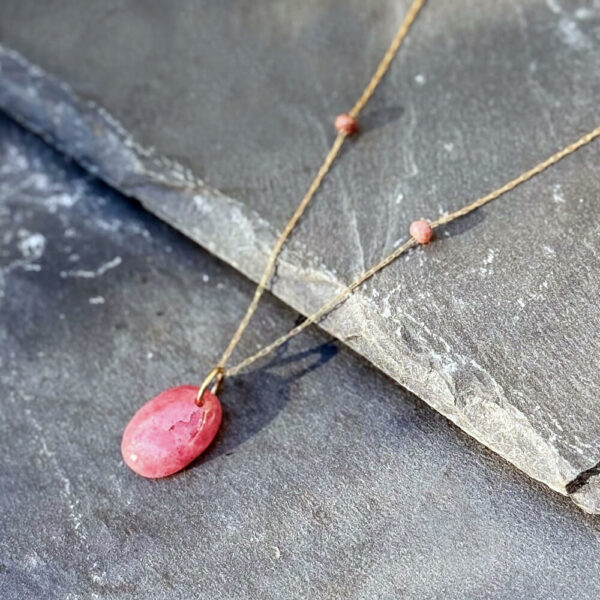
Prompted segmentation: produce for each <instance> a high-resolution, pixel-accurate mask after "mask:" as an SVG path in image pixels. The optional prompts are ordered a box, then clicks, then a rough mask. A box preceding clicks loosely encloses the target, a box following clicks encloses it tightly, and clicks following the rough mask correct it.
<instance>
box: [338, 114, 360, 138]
mask: <svg viewBox="0 0 600 600" xmlns="http://www.w3.org/2000/svg"><path fill="white" fill-rule="evenodd" d="M333 126H334V127H335V128H336V129H337V131H339V132H340V133H345V134H346V135H352V134H353V133H356V132H357V131H358V121H357V120H356V119H355V118H354V117H351V116H350V115H348V114H346V113H342V114H341V115H338V116H337V117H336V118H335V121H334V122H333Z"/></svg>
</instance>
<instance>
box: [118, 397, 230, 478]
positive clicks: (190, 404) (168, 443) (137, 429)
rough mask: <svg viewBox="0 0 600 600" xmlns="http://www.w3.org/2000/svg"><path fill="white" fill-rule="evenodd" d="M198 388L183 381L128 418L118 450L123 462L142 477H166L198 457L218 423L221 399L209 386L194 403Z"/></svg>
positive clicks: (215, 430) (215, 431)
mask: <svg viewBox="0 0 600 600" xmlns="http://www.w3.org/2000/svg"><path fill="white" fill-rule="evenodd" d="M197 393H198V388H197V387H194V386H191V385H182V386H180V387H175V388H171V389H169V390H166V391H164V392H162V393H161V394H159V395H158V396H156V397H155V398H152V400H150V401H149V402H146V404H144V406H142V408H140V410H138V411H137V412H136V413H135V415H133V418H132V419H131V421H129V423H128V425H127V427H126V428H125V432H124V433H123V441H122V442H121V454H122V455H123V460H124V461H125V464H126V465H127V466H128V467H129V468H130V469H132V470H133V471H135V472H136V473H137V474H138V475H142V476H143V477H152V478H156V477H166V476H167V475H172V474H173V473H177V471H180V470H181V469H183V468H184V467H186V466H187V465H189V464H190V463H191V462H192V461H193V460H194V459H196V458H198V457H199V456H200V454H202V452H204V450H206V448H207V447H208V446H209V444H210V443H211V442H212V441H213V439H214V437H215V435H216V433H217V431H218V429H219V425H220V424H221V415H222V411H221V403H220V402H219V399H218V398H217V397H216V396H215V395H214V394H212V393H211V392H210V391H209V390H207V391H206V392H205V393H204V398H203V400H204V402H203V404H202V406H197V405H196V402H195V400H196V394H197Z"/></svg>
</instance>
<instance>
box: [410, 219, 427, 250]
mask: <svg viewBox="0 0 600 600" xmlns="http://www.w3.org/2000/svg"><path fill="white" fill-rule="evenodd" d="M408 231H409V233H410V235H411V236H412V237H414V238H415V240H416V241H417V242H418V243H419V244H429V242H430V241H431V240H432V239H433V229H432V228H431V225H430V224H429V223H428V222H427V221H423V220H420V221H413V222H412V223H411V224H410V228H409V230H408Z"/></svg>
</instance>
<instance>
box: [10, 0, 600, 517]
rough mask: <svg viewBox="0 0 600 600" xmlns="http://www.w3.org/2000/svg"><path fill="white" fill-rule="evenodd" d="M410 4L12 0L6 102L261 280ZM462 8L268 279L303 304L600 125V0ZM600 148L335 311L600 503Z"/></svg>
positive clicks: (396, 75)
mask: <svg viewBox="0 0 600 600" xmlns="http://www.w3.org/2000/svg"><path fill="white" fill-rule="evenodd" d="M406 7H407V2H403V3H397V2H392V1H391V0H390V1H388V2H383V3H377V4H375V3H373V4H369V5H365V3H363V2H358V0H356V1H355V2H341V0H330V1H328V2H321V3H319V4H318V5H313V4H312V3H308V4H304V3H295V2H292V1H291V0H289V1H287V0H286V1H284V2H280V3H278V7H277V9H273V8H272V5H271V4H270V3H252V5H251V6H250V5H246V4H245V3H240V4H237V5H236V6H235V7H234V8H231V7H226V6H221V5H219V4H215V3H210V2H206V3H197V2H191V0H190V1H189V2H183V3H180V4H178V6H177V7H161V9H160V10H157V11H156V12H154V11H153V10H150V9H149V10H145V11H144V12H143V13H140V12H139V11H138V10H137V9H136V8H135V5H132V4H125V5H123V4H122V3H120V2H117V1H116V0H111V1H109V2H106V3H103V5H102V8H98V9H96V11H91V12H90V11H89V10H83V7H82V6H80V5H79V4H78V3H76V2H75V1H74V0H70V1H68V2H64V3H62V4H61V6H60V8H59V9H57V8H56V7H50V6H46V5H44V4H40V3H37V2H33V1H31V2H30V1H25V2H23V1H20V2H15V1H13V0H7V1H6V2H4V3H3V5H2V7H1V8H0V14H1V15H2V17H3V18H2V19H1V23H2V25H1V30H0V32H1V34H2V40H3V42H4V44H5V46H6V48H5V50H4V51H3V52H2V54H1V57H0V66H1V68H2V78H1V82H0V105H2V106H3V107H4V108H5V109H6V110H8V111H9V112H10V113H11V114H12V115H13V116H15V117H17V118H18V119H20V120H21V121H22V122H24V123H26V124H27V125H28V126H30V127H32V128H33V129H35V130H37V131H39V132H42V133H44V134H45V135H46V136H47V137H48V138H50V139H52V140H53V142H55V143H56V144H58V145H59V146H61V147H62V148H63V149H64V150H65V151H67V152H68V153H70V154H71V155H73V156H75V157H77V158H78V159H79V160H81V161H82V162H83V163H84V164H87V165H88V166H91V167H93V169H94V170H95V172H97V173H98V174H99V175H100V176H102V177H103V178H104V179H106V180H107V181H109V182H111V183H112V184H113V185H115V186H116V187H118V188H119V189H120V190H121V191H123V192H124V193H126V194H127V195H131V196H133V197H135V198H137V199H139V200H140V201H141V202H142V203H143V204H144V205H145V206H146V207H147V208H148V209H149V210H151V211H153V212H155V213H156V214H158V215H159V216H161V217H162V218H164V219H165V220H167V221H168V222H169V223H171V224H172V225H174V226H175V227H177V228H179V229H180V230H181V231H183V232H185V233H186V234H187V235H189V236H190V237H191V238H193V239H194V240H196V241H197V242H199V243H200V244H202V245H203V246H204V247H206V248H208V249H210V250H211V252H213V253H215V254H216V255H218V256H219V257H221V258H223V259H224V260H226V261H228V262H229V263H230V264H232V265H234V266H235V267H236V268H238V269H239V270H241V271H242V272H243V273H245V274H246V275H248V276H249V277H251V278H253V279H256V278H257V277H258V276H259V275H260V271H261V268H262V265H263V264H264V262H265V261H266V256H267V254H268V251H269V248H270V247H271V245H272V243H273V241H274V239H275V236H276V233H277V232H278V231H279V230H280V229H281V227H282V226H283V224H284V223H285V221H286V219H287V217H288V216H289V214H290V213H291V212H292V210H293V207H294V206H295V204H296V202H297V201H298V198H299V197H300V196H301V194H302V192H303V191H304V189H305V187H306V186H307V185H308V182H309V180H310V178H311V175H312V173H313V171H314V170H315V169H316V167H317V166H318V164H319V161H320V159H321V157H322V156H323V154H324V153H325V151H326V148H327V145H328V142H329V141H330V140H331V138H332V136H333V128H332V126H331V120H332V119H333V117H334V116H335V115H336V114H338V113H340V112H341V111H343V110H346V109H347V108H348V107H349V106H350V105H351V103H352V101H353V100H354V99H355V97H356V96H357V95H358V93H359V92H360V90H361V89H362V86H363V85H364V83H365V82H366V81H367V79H368V77H369V75H370V73H371V71H372V69H373V68H374V65H375V64H376V63H377V61H378V60H379V58H380V56H381V53H382V51H383V48H384V47H385V45H386V44H387V42H388V40H389V39H390V37H391V35H392V34H393V31H394V29H395V27H396V25H397V23H398V22H399V20H400V19H401V17H402V14H403V13H404V11H405V9H406ZM473 7H474V4H473V2H472V1H471V0H459V1H458V2H453V3H452V4H451V5H450V4H448V3H435V2H430V3H429V5H428V6H427V7H426V9H425V12H424V13H423V15H422V17H421V18H420V19H419V21H418V22H417V24H416V25H415V29H414V31H413V32H412V33H411V35H410V38H409V40H408V43H407V45H406V47H405V48H404V49H403V50H402V52H401V54H400V56H399V57H398V58H397V60H396V61H395V62H394V65H393V67H392V69H391V72H390V74H389V77H387V78H386V80H385V82H384V83H383V85H382V87H381V88H380V90H378V92H377V94H376V96H375V97H374V99H373V102H372V103H371V104H370V105H369V106H368V108H367V110H366V111H365V114H364V116H363V118H362V119H361V134H360V135H359V136H358V138H357V139H356V140H353V141H352V143H351V145H350V146H349V147H348V149H347V150H346V151H345V152H344V153H343V155H342V157H341V159H340V161H339V162H338V164H337V165H336V167H335V169H334V171H333V172H332V173H331V174H330V176H329V177H328V179H327V182H326V184H325V186H324V187H323V189H322V190H321V191H320V192H319V195H318V197H317V198H316V199H315V201H314V205H313V206H312V207H311V209H310V211H309V213H308V214H307V216H306V218H304V219H303V221H302V223H301V226H300V227H299V229H298V230H297V231H296V232H295V233H294V236H293V239H292V240H291V242H290V244H289V245H288V247H287V248H286V251H285V253H284V255H283V258H282V262H281V265H280V267H279V269H278V271H277V277H276V280H275V282H274V284H273V292H274V293H275V294H276V295H277V296H279V297H280V298H282V299H283V300H284V301H286V302H287V303H289V304H290V305H291V306H293V307H294V308H296V309H298V310H299V311H301V312H304V313H307V312H309V311H312V310H313V309H315V308H317V307H318V306H319V305H320V304H321V303H322V302H323V301H324V300H326V299H328V298H329V297H330V296H331V295H332V294H333V293H335V292H336V291H337V290H339V289H340V288H341V287H343V286H344V285H345V284H346V283H348V282H349V281H350V280H351V279H352V278H353V276H355V275H356V274H357V273H359V272H360V271H361V270H362V269H363V268H364V267H366V266H369V265H370V264H372V263H373V262H375V261H376V260H377V259H379V258H380V257H382V256H383V255H384V254H386V253H387V252H389V251H390V250H391V249H392V248H393V247H394V246H395V245H397V244H398V243H400V242H401V241H402V240H403V239H404V236H405V235H406V230H407V228H408V226H409V224H410V223H411V222H412V221H413V220H414V219H416V218H420V217H426V218H434V217H436V216H437V215H438V214H440V213H443V212H444V211H447V210H452V209H454V208H456V207H458V206H460V205H462V204H463V203H465V201H468V200H470V199H473V198H475V197H477V196H479V195H482V194H484V193H486V192H488V191H490V190H491V189H493V188H495V187H497V186H499V185H501V184H502V183H504V182H505V181H507V180H508V179H510V178H512V177H514V176H515V175H517V174H519V173H520V172H522V171H523V170H524V169H527V168H529V167H531V166H533V165H534V164H536V163H537V162H538V161H540V160H541V159H543V158H545V157H547V156H549V155H550V154H551V153H553V152H554V151H555V150H557V149H558V148H560V147H562V146H564V145H565V144H567V143H568V142H570V141H573V140H574V139H575V138H577V137H578V136H579V135H580V134H582V133H584V132H585V131H588V130H590V129H592V128H593V127H595V126H596V125H597V124H598V123H597V121H596V120H597V118H598V111H597V98H598V97H599V96H600V73H599V72H598V69H597V65H598V64H599V62H600V44H599V43H598V42H599V41H600V40H599V33H598V32H599V31H600V29H599V28H598V21H599V19H600V14H599V13H600V11H599V10H598V8H597V7H590V6H589V5H587V4H586V5H585V6H576V5H575V3H560V2H552V3H547V2H543V1H542V0H535V1H533V2H530V3H527V5H526V6H522V5H520V4H518V3H514V2H511V1H509V0H502V1H500V2H495V3H488V5H486V6H481V5H480V4H477V7H476V10H475V9H474V8H473ZM98 22H102V23H103V26H102V27H98V26H97V25H96V24H97V23H98ZM173 32H176V35H174V34H173ZM9 47H10V48H14V49H15V50H17V51H18V52H19V53H20V54H16V53H14V52H13V51H12V50H8V48H9ZM23 57H26V59H24V58H23ZM34 64H35V65H39V66H40V67H41V68H42V70H41V71H40V70H37V69H36V68H34V67H32V65H34ZM48 74H52V76H49V75H48ZM59 82H64V83H59ZM90 100H93V101H94V102H92V103H90ZM150 149H152V150H150ZM599 157H600V147H599V146H598V144H595V145H593V146H590V147H588V148H585V149H583V150H581V151H580V152H579V153H577V154H576V155H575V156H572V157H570V158H569V159H567V160H566V161H564V162H563V163H561V164H559V165H557V166H555V167H553V168H552V170H551V171H549V172H547V173H545V174H544V175H542V176H540V177H538V178H537V179H535V180H534V181H532V182H530V183H528V184H527V185H526V186H523V187H520V188H518V189H517V190H515V191H513V192H512V193H511V194H510V195H508V196H506V197H504V198H502V199H500V200H498V201H496V202H495V203H494V204H492V205H490V206H487V207H486V208H485V209H484V210H482V211H480V212H478V213H476V214H473V215H471V216H469V217H468V218H466V219H464V220H463V221H461V222H459V223H456V224H454V225H451V226H449V227H448V228H447V229H446V230H445V231H443V232H440V236H438V237H439V238H440V239H438V241H437V242H435V243H433V244H430V245H429V246H427V247H426V248H420V249H418V250H416V251H414V252H412V253H410V254H409V255H408V256H406V257H405V258H403V259H401V260H399V261H398V262H397V263H396V264H395V265H394V266H392V267H390V268H388V269H387V270H386V271H385V272H384V273H382V274H381V275H380V276H378V277H377V278H376V279H374V280H373V281H372V282H370V283H369V284H368V285H367V286H366V287H365V288H364V289H362V290H360V291H359V292H358V293H357V294H356V295H355V296H354V297H353V298H352V300H351V301H349V302H347V303H346V304H345V305H344V306H343V307H341V308H340V309H338V310H337V311H336V312H335V313H334V314H332V315H331V316H330V317H328V318H327V319H326V320H325V321H324V322H323V323H322V326H323V327H324V328H325V329H326V330H327V331H329V332H330V333H332V334H333V335H335V336H336V337H338V338H339V339H341V340H343V341H344V342H345V343H346V344H348V345H349V346H350V347H352V348H353V349H355V350H356V351H357V352H359V353H361V354H362V355H364V356H365V357H367V358H368V359H369V360H370V361H372V362H373V363H374V364H375V365H377V366H378V367H379V368H380V369H382V370H383V371H384V372H386V373H387V374H389V375H390V376H391V377H393V378H394V379H395V380H396V381H398V382H399V383H401V384H402V385H403V386H405V387H407V388H408V389H410V390H412V391H413V392H415V393H416V394H418V395H419V396H420V397H422V398H423V399H424V400H426V401H427V402H428V403H429V404H431V405H432V406H433V407H435V408H436V409H437V410H439V411H440V412H442V413H443V414H444V415H446V416H448V417H449V418H450V419H452V420H453V421H454V422H455V423H457V424H458V425H459V426H460V427H462V428H463V429H464V430H465V431H467V432H468V433H470V434H471V435H473V436H474V437H476V438H477V439H478V440H480V441H481V442H483V443H484V444H486V445H487V446H489V447H490V448H492V449H494V450H495V451H496V452H498V453H499V454H501V455H502V456H504V457H505V458H507V459H508V460H510V461H511V462H513V463H514V464H515V465H517V466H518V467H519V468H521V469H522V470H524V471H525V472H526V473H528V474H529V475H531V476H533V477H535V478H537V479H539V480H540V481H543V482H544V483H546V484H547V485H549V486H550V487H552V488H553V489H555V490H558V491H559V492H561V493H568V494H570V495H572V497H573V498H574V499H575V500H576V501H577V502H578V503H579V504H580V505H581V506H582V507H583V508H584V509H586V510H590V511H593V512H596V511H597V507H598V503H599V502H598V495H599V486H598V478H597V477H595V476H589V477H588V476H583V474H585V473H592V472H593V471H594V469H595V468H596V466H597V464H598V462H599V461H600V447H599V443H598V442H599V437H600V413H599V412H598V410H597V397H598V391H599V390H598V388H599V384H598V375H597V374H598V367H599V359H598V356H599V352H598V350H599V347H598V346H599V342H598V339H599V335H598V334H599V333H600V332H599V329H600V318H598V317H599V315H598V307H597V296H598V291H599V290H600V272H599V269H598V260H597V256H598V252H599V251H600V235H599V233H600V232H599V228H598V225H597V223H598V222H599V217H600V205H599V204H598V202H596V198H597V196H598V190H600V176H599V175H598V171H597V169H596V167H595V166H596V164H597V162H598V158H599ZM232 240H233V241H232ZM280 332H281V330H280V329H279V330H278V331H273V332H272V335H267V334H266V333H265V335H264V337H262V336H261V339H260V340H258V339H257V340H255V341H256V343H259V342H266V341H269V340H270V338H271V337H274V336H275V335H276V334H277V333H280ZM391 401H393V400H391Z"/></svg>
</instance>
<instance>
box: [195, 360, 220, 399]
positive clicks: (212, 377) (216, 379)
mask: <svg viewBox="0 0 600 600" xmlns="http://www.w3.org/2000/svg"><path fill="white" fill-rule="evenodd" d="M223 379H225V369H224V367H215V368H214V369H212V370H211V371H210V373H209V374H208V375H207V376H206V378H205V379H204V381H203V382H202V385H201V386H200V388H199V389H198V394H197V395H196V400H195V402H196V404H197V405H198V406H202V396H204V392H205V391H206V390H207V389H208V388H209V387H210V385H211V384H212V387H211V388H210V391H211V393H212V394H214V395H215V396H216V395H217V394H218V393H219V388H220V387H221V383H222V382H223Z"/></svg>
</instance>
